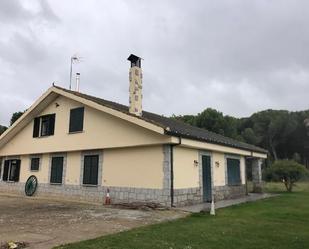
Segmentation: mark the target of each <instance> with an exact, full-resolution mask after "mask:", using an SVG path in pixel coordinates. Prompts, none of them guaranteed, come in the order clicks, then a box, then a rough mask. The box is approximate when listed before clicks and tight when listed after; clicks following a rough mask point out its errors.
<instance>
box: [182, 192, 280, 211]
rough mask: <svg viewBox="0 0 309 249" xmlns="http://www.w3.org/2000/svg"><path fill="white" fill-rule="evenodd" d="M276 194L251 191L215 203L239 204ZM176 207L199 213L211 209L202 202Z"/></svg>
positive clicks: (224, 205)
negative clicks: (235, 197) (247, 193)
mask: <svg viewBox="0 0 309 249" xmlns="http://www.w3.org/2000/svg"><path fill="white" fill-rule="evenodd" d="M274 196H278V195H277V194H268V193H263V194H253V193H250V194H249V195H247V196H245V197H242V198H238V199H231V200H223V201H218V202H216V203H215V209H218V208H224V207H229V206H233V205H238V204H241V203H246V202H253V201H257V200H262V199H266V198H270V197H274ZM176 209H178V210H182V211H186V212H190V213H199V212H201V211H209V210H210V203H201V204H196V205H192V206H186V207H180V208H176Z"/></svg>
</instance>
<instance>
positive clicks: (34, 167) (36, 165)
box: [30, 157, 40, 171]
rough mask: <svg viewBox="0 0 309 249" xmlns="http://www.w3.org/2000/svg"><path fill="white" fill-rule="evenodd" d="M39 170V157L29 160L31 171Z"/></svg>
mask: <svg viewBox="0 0 309 249" xmlns="http://www.w3.org/2000/svg"><path fill="white" fill-rule="evenodd" d="M39 168H40V158H39V157H33V158H31V167H30V169H31V171H38V170H39Z"/></svg>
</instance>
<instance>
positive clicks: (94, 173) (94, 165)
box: [90, 156, 99, 185]
mask: <svg viewBox="0 0 309 249" xmlns="http://www.w3.org/2000/svg"><path fill="white" fill-rule="evenodd" d="M98 164H99V160H98V156H93V157H92V160H91V174H90V176H91V178H90V181H91V184H93V185H97V184H98Z"/></svg>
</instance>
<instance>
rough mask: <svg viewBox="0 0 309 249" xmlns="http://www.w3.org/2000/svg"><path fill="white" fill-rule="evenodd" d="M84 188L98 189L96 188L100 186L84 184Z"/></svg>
mask: <svg viewBox="0 0 309 249" xmlns="http://www.w3.org/2000/svg"><path fill="white" fill-rule="evenodd" d="M82 186H83V187H86V188H88V187H90V188H96V187H98V186H99V185H98V184H96V185H95V184H83V185H82Z"/></svg>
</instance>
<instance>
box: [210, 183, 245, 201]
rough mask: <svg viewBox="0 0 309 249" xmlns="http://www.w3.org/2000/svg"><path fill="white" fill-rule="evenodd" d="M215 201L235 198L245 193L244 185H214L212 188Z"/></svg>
mask: <svg viewBox="0 0 309 249" xmlns="http://www.w3.org/2000/svg"><path fill="white" fill-rule="evenodd" d="M213 193H214V196H215V201H220V200H226V199H235V198H239V197H243V196H245V195H246V185H237V186H230V185H225V186H215V187H214V189H213Z"/></svg>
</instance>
